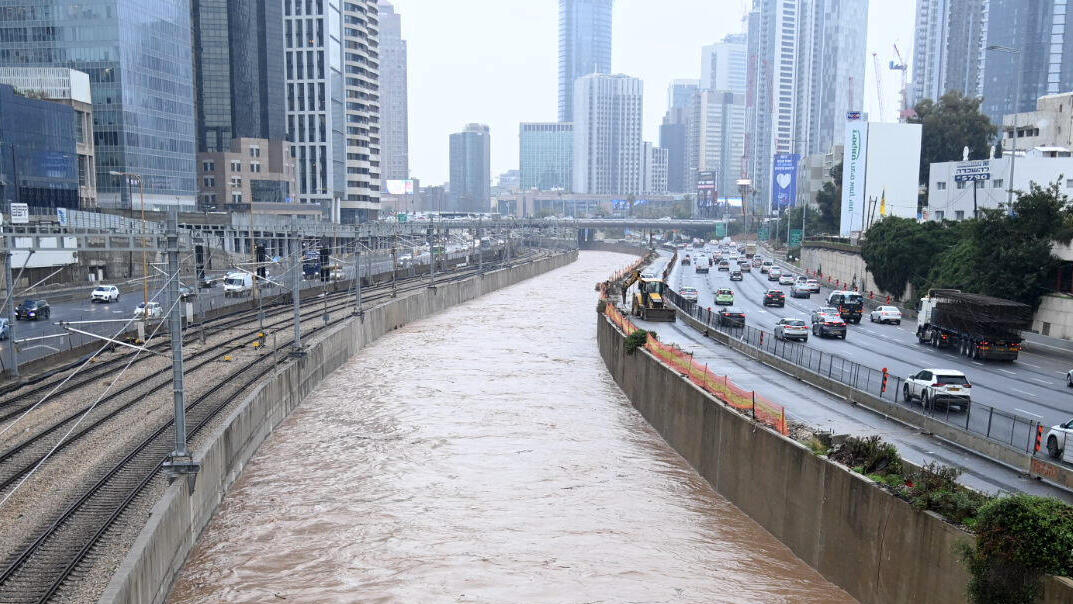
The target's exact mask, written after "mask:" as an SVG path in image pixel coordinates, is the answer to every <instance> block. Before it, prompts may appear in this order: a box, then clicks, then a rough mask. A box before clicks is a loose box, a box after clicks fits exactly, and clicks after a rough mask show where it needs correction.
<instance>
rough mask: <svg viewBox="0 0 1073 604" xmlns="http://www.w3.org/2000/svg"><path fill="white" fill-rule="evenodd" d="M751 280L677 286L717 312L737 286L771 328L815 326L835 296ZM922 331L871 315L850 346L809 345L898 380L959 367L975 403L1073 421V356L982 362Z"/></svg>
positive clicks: (687, 273) (737, 295)
mask: <svg viewBox="0 0 1073 604" xmlns="http://www.w3.org/2000/svg"><path fill="white" fill-rule="evenodd" d="M667 257H668V258H669V254H668V255H667ZM783 268H784V270H785V267H783ZM744 277H745V278H744V280H742V281H730V277H729V273H728V272H726V271H716V270H714V269H713V270H712V271H711V272H710V273H708V274H707V275H705V274H698V273H696V272H695V269H694V268H693V267H692V266H681V265H679V266H675V268H674V270H673V271H672V273H671V277H670V284H671V287H672V288H674V289H675V290H677V289H680V288H681V287H686V286H691V287H696V288H697V290H698V291H699V292H700V299H699V304H700V305H701V306H705V307H707V306H711V307H712V308H713V309H715V308H717V307H716V305H715V303H714V293H713V292H714V290H715V289H717V288H722V287H729V288H731V289H732V290H734V305H735V306H737V307H739V308H741V309H742V310H744V311H745V313H746V323H747V324H748V325H752V326H755V327H759V328H764V329H768V330H770V329H772V328H773V327H774V326H775V323H776V322H777V321H778V320H779V319H780V318H782V317H796V318H801V319H804V320H805V321H806V322H808V319H809V315H810V313H811V312H812V310H814V309H816V308H818V307H820V306H825V305H826V304H825V301H826V299H827V295H828V294H829V293H830V291H831V290H829V289H823V290H822V291H821V293H820V294H813V295H812V296H811V297H810V298H808V299H804V298H791V297H790V288H789V286H780V285H778V283H777V282H773V281H768V278H767V275H764V274H761V273H760V271H759V270H758V269H753V270H752V271H751V272H748V273H745V275H744ZM768 289H781V290H783V291H784V292H785V293H786V306H785V307H784V308H778V307H764V306H763V304H762V298H763V294H764V292H765V291H767V290H768ZM914 330H915V322H914V321H911V320H910V321H905V322H903V323H902V324H901V325H900V326H896V325H880V324H875V323H870V322H869V321H868V318H867V315H866V316H865V318H864V319H863V320H862V321H861V323H860V325H853V324H850V325H849V326H848V334H847V336H846V339H845V340H841V339H826V338H820V337H815V336H812V337H810V338H809V340H808V344H807V346H809V347H811V348H814V349H817V350H821V351H823V352H827V353H832V354H837V355H841V356H843V357H845V358H847V359H850V360H853V361H856V362H858V363H861V364H863V365H866V366H869V367H872V368H874V369H882V368H883V367H886V368H887V369H888V371H889V372H890V373H891V374H892V375H897V376H900V377H903V378H904V377H907V376H909V375H911V374H914V373H916V372H917V371H919V370H921V369H924V368H929V367H934V368H944V369H957V370H960V371H963V372H965V374H966V375H967V376H968V379H969V381H970V382H971V383H972V386H973V387H972V397H973V400H974V401H976V402H980V403H983V404H986V405H990V406H993V407H996V408H998V409H1002V410H1004V411H1007V412H1009V413H1012V414H1017V415H1021V416H1024V417H1026V418H1028V419H1038V420H1039V421H1041V422H1042V423H1044V424H1045V425H1052V424H1056V423H1059V422H1064V421H1067V420H1068V419H1069V418H1070V416H1071V415H1073V389H1071V388H1068V387H1067V386H1066V381H1065V374H1066V372H1067V371H1068V370H1069V369H1070V368H1071V367H1073V355H1070V354H1068V353H1063V352H1061V351H1057V350H1047V349H1039V350H1032V351H1025V352H1022V353H1021V355H1020V358H1018V359H1017V360H1016V361H1014V362H1012V363H1010V362H995V361H991V362H987V361H974V360H971V359H968V358H966V357H962V356H958V355H957V354H956V353H955V351H953V350H945V349H944V350H936V349H934V348H931V347H929V346H925V345H922V344H919V343H917V339H916V336H915V335H914Z"/></svg>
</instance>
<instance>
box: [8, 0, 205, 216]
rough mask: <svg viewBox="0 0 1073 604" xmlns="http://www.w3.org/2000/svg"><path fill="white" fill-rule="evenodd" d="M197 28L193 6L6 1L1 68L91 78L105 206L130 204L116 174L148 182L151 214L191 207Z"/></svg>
mask: <svg viewBox="0 0 1073 604" xmlns="http://www.w3.org/2000/svg"><path fill="white" fill-rule="evenodd" d="M190 31H191V27H190V0H173V1H169V2H141V1H138V0H83V1H80V2H77V3H74V2H55V1H54V0H17V1H10V2H6V3H5V4H4V16H3V19H0V65H4V66H15V67H19V66H39V67H47V66H56V67H70V68H73V69H77V70H79V71H83V72H85V73H87V74H89V78H90V88H91V92H92V97H93V116H94V120H95V123H94V128H95V132H94V136H95V137H96V158H97V193H98V205H100V206H102V207H116V206H118V207H132V204H131V198H130V196H129V190H130V189H129V186H128V182H127V179H126V178H124V177H122V176H114V175H112V174H110V172H130V173H135V174H139V175H141V177H142V185H143V187H144V190H145V205H146V207H147V208H149V209H152V208H162V207H167V206H175V205H178V206H180V207H185V208H192V207H193V205H194V199H195V194H196V189H197V187H196V185H195V181H194V179H195V166H194V162H195V158H194V153H195V132H194V90H193V81H194V78H193V73H192V70H193V67H192V66H193V61H192V58H191V40H190ZM134 207H137V205H136V204H135V206H134Z"/></svg>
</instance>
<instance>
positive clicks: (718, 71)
mask: <svg viewBox="0 0 1073 604" xmlns="http://www.w3.org/2000/svg"><path fill="white" fill-rule="evenodd" d="M747 60H748V43H747V41H746V39H745V34H728V35H727V36H726V37H724V38H723V39H722V40H721V41H719V42H716V43H715V44H710V45H708V46H705V47H703V48H701V51H700V86H701V88H706V89H708V90H728V91H730V92H735V93H744V92H745V79H746V67H745V66H746V62H747Z"/></svg>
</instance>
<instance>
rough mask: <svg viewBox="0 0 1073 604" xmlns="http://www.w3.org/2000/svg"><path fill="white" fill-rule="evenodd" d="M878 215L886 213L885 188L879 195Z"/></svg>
mask: <svg viewBox="0 0 1073 604" xmlns="http://www.w3.org/2000/svg"><path fill="white" fill-rule="evenodd" d="M879 215H880V216H886V215H887V190H886V189H883V194H882V195H880V197H879Z"/></svg>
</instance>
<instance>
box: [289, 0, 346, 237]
mask: <svg viewBox="0 0 1073 604" xmlns="http://www.w3.org/2000/svg"><path fill="white" fill-rule="evenodd" d="M342 21H343V14H342V7H341V0H323V1H322V2H316V3H312V2H306V1H305V0H283V39H284V45H285V47H286V52H285V54H284V67H285V77H286V81H287V86H286V94H287V139H288V140H290V141H292V142H293V143H294V145H293V151H292V152H293V153H294V155H295V166H296V169H297V180H298V192H297V193H298V199H299V201H300V203H314V204H320V205H321V207H322V208H323V209H324V212H325V216H326V217H329V218H333V219H335V218H338V217H339V214H340V207H341V203H342V200H343V198H344V197H345V196H346V184H347V183H346V181H347V178H346V177H347V165H346V160H347V156H346V153H347V151H346V134H345V132H346V130H345V125H344V119H345V117H344V116H345V106H344V97H345V95H346V92H345V90H344V84H343V30H342V26H341V23H342Z"/></svg>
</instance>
